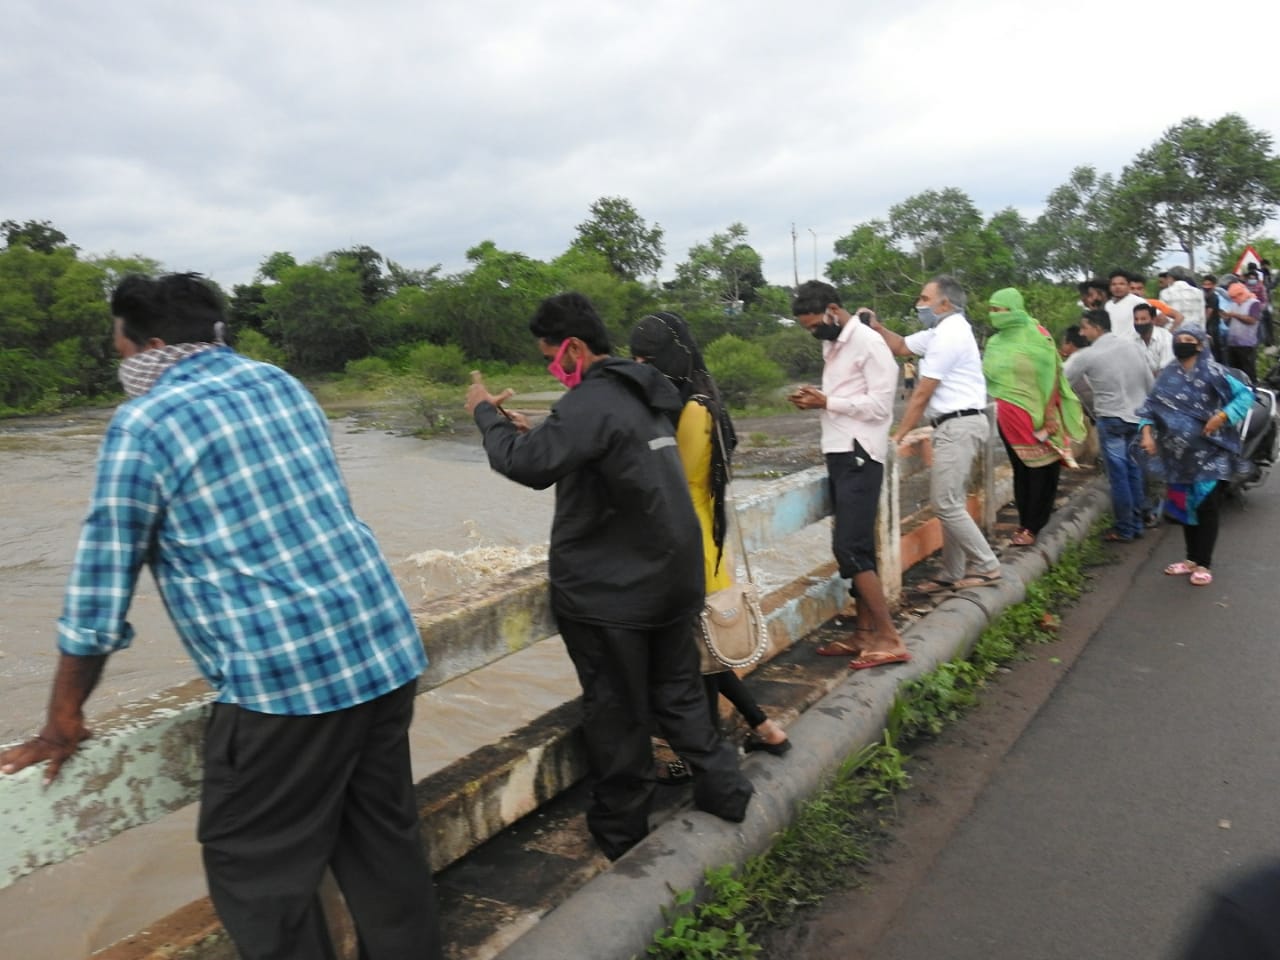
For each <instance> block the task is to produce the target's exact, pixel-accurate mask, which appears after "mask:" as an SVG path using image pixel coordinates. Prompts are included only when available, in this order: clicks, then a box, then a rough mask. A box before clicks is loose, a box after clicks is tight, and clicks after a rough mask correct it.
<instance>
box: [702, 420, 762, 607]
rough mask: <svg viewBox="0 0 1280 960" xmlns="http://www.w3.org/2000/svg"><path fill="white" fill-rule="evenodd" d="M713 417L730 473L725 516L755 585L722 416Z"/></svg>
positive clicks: (726, 484) (725, 490)
mask: <svg viewBox="0 0 1280 960" xmlns="http://www.w3.org/2000/svg"><path fill="white" fill-rule="evenodd" d="M708 412H710V411H708ZM711 419H712V421H713V422H714V423H715V425H716V437H717V438H719V440H720V449H721V450H723V451H724V469H725V472H726V473H727V474H728V476H727V477H726V482H725V485H724V518H725V521H726V522H727V523H728V524H729V525H730V526H731V527H733V532H734V534H735V536H736V539H737V541H738V553H740V554H741V555H742V567H743V569H744V570H746V572H747V583H749V584H751V585H752V586H755V580H754V579H753V578H752V576H751V560H750V559H749V558H748V557H747V544H746V541H745V540H743V538H742V527H741V526H740V525H739V524H738V512H737V511H736V510H734V509H733V497H732V496H731V495H730V493H729V491H730V490H731V489H732V488H733V469H732V467H731V466H730V464H729V448H728V447H726V446H725V444H724V431H723V429H721V427H720V418H719V417H718V416H716V415H715V414H714V413H712V414H711Z"/></svg>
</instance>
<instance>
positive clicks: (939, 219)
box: [889, 187, 982, 277]
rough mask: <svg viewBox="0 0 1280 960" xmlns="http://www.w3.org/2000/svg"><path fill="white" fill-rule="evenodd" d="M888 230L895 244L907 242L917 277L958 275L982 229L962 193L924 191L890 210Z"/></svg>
mask: <svg viewBox="0 0 1280 960" xmlns="http://www.w3.org/2000/svg"><path fill="white" fill-rule="evenodd" d="M889 228H890V230H891V232H892V236H893V239H894V241H895V242H897V241H903V240H906V241H909V242H910V245H911V252H912V253H913V254H914V255H915V257H916V262H917V263H918V265H919V268H920V273H919V276H920V277H925V276H931V275H933V274H937V273H943V272H948V273H959V272H960V269H959V268H960V266H962V265H963V264H964V263H965V260H966V254H968V253H969V252H971V250H972V248H973V247H974V245H975V238H976V235H977V233H978V231H979V230H980V229H981V228H982V214H980V213H979V212H978V208H977V207H975V206H974V205H973V201H972V200H971V199H969V195H968V194H967V193H965V192H964V191H963V190H958V189H956V188H955V187H946V188H945V189H943V190H925V191H924V192H922V193H918V194H916V195H915V196H913V197H908V198H907V199H906V200H903V201H902V202H901V203H897V204H894V205H893V206H892V207H890V208H889Z"/></svg>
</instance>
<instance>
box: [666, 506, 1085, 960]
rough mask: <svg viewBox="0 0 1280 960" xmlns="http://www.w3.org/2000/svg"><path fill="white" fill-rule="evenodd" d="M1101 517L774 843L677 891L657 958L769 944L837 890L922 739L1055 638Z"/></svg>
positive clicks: (909, 701) (902, 697) (729, 957)
mask: <svg viewBox="0 0 1280 960" xmlns="http://www.w3.org/2000/svg"><path fill="white" fill-rule="evenodd" d="M1103 527H1104V524H1102V523H1099V525H1098V526H1097V527H1096V528H1095V529H1094V530H1093V531H1092V532H1091V535H1090V536H1089V537H1088V538H1086V539H1085V540H1084V541H1083V542H1082V543H1079V544H1075V545H1073V546H1071V547H1069V548H1068V549H1067V550H1066V551H1064V553H1063V556H1062V558H1061V559H1060V560H1059V561H1058V563H1057V564H1056V565H1055V566H1054V567H1052V568H1051V569H1050V570H1049V571H1048V572H1047V573H1045V574H1044V576H1042V577H1041V578H1040V579H1039V580H1037V581H1036V582H1035V583H1034V584H1032V585H1031V587H1029V588H1028V590H1027V599H1026V600H1025V601H1024V602H1023V603H1020V604H1018V605H1016V606H1014V607H1010V608H1009V609H1008V610H1006V611H1005V612H1004V613H1003V614H1002V615H1001V616H1000V617H999V618H998V619H997V620H996V621H995V622H994V623H993V624H991V626H990V627H988V628H987V630H986V631H985V632H984V633H983V635H982V636H981V637H980V638H979V640H978V642H977V644H976V645H975V646H974V649H973V652H972V653H971V654H970V656H969V657H968V658H967V659H964V660H953V661H951V662H950V663H944V664H943V665H942V666H940V667H939V668H938V669H937V670H935V671H933V672H932V673H931V674H929V675H928V676H925V677H921V678H920V679H918V680H913V681H911V682H910V683H907V684H903V686H902V687H901V688H900V689H899V692H898V696H897V699H896V700H895V701H894V704H893V707H892V708H891V709H890V711H889V716H888V719H887V723H886V725H885V731H884V738H883V740H882V741H881V742H880V743H876V744H872V745H870V746H868V747H865V748H863V749H862V750H859V751H858V752H857V753H855V754H854V755H853V756H851V757H849V758H848V759H846V760H845V761H844V763H842V764H841V765H840V768H839V769H838V770H837V771H836V772H835V774H834V775H833V776H832V778H831V780H830V782H829V783H828V784H827V785H826V786H825V787H824V788H823V789H822V790H820V791H819V792H818V793H817V794H816V795H815V796H814V797H812V798H811V799H810V800H808V801H807V802H806V803H805V804H804V805H803V806H802V807H801V808H800V811H799V813H798V814H797V816H796V818H795V821H794V822H793V823H792V824H791V825H790V826H789V827H787V829H786V830H784V831H782V833H780V834H779V835H778V837H777V838H776V839H775V841H774V843H773V846H772V847H770V849H769V850H767V851H765V852H764V853H762V854H760V855H758V856H755V857H752V858H751V859H750V860H748V861H747V862H746V863H745V864H743V866H742V868H741V869H740V870H736V871H735V870H734V868H733V866H732V865H727V866H723V867H718V868H716V869H714V870H708V871H707V874H706V896H705V897H704V899H703V900H702V902H700V903H695V902H694V899H695V894H694V891H692V890H683V891H679V892H677V893H675V896H674V902H673V904H672V906H671V907H670V908H668V909H667V910H665V911H664V916H665V918H666V920H667V923H668V926H667V927H666V928H664V929H663V930H661V931H659V932H658V933H657V934H655V935H654V938H653V942H652V943H651V944H650V945H649V947H648V951H647V953H648V956H650V957H655V958H659V960H737V958H750V957H755V956H756V955H758V954H759V952H760V950H761V947H760V945H759V944H758V943H757V942H756V940H755V936H756V935H757V934H758V933H760V932H761V931H762V930H764V929H765V928H767V927H771V926H772V927H776V926H783V925H785V924H786V923H788V922H789V921H790V920H791V919H792V917H793V916H794V914H795V912H796V911H797V910H798V909H800V908H801V907H805V906H810V905H813V904H817V903H819V902H820V901H821V900H822V899H823V897H825V896H826V894H827V893H828V891H830V890H832V889H837V888H841V887H846V886H848V885H849V884H850V883H851V882H852V881H853V880H854V879H855V877H856V870H857V868H858V867H859V866H860V865H861V864H863V863H864V862H865V861H866V860H867V857H868V856H869V855H870V851H871V849H872V847H873V845H874V844H875V842H876V840H877V839H878V838H879V837H880V836H881V835H882V833H883V822H884V820H885V818H886V817H887V816H888V815H890V814H891V813H892V807H891V805H892V802H893V799H894V796H895V795H896V794H897V793H898V792H899V791H901V790H905V789H907V788H908V787H909V786H910V776H909V774H908V772H907V763H908V760H909V757H908V755H907V753H906V752H905V749H906V748H907V747H909V746H910V744H911V743H912V742H914V741H917V740H920V739H922V738H927V737H931V736H936V735H937V734H938V733H940V732H941V731H942V729H943V728H944V727H945V726H946V725H947V724H948V723H951V722H952V721H953V720H956V719H958V718H959V717H960V716H961V715H962V714H963V713H964V712H965V711H966V710H968V709H969V708H970V707H972V706H974V705H975V704H976V703H977V702H978V695H979V692H980V691H981V689H982V687H983V685H984V684H985V683H986V682H987V679H988V678H989V677H990V676H991V675H992V674H994V673H995V672H996V671H997V670H998V669H999V668H1000V667H1001V666H1002V665H1004V664H1006V663H1008V662H1010V661H1011V660H1013V659H1015V658H1016V657H1018V656H1019V655H1020V653H1019V652H1020V650H1021V648H1022V647H1024V646H1025V645H1027V644H1038V643H1045V642H1048V641H1049V640H1051V639H1053V637H1054V635H1055V633H1056V631H1057V627H1058V622H1059V621H1058V613H1059V611H1061V610H1062V609H1063V608H1065V607H1066V606H1067V605H1069V604H1070V603H1072V602H1073V601H1074V600H1076V599H1077V598H1078V597H1079V596H1080V595H1081V594H1082V593H1083V592H1084V590H1085V587H1086V586H1087V583H1088V569H1089V568H1090V567H1093V566H1097V565H1098V564H1100V563H1103V562H1105V560H1104V554H1103V551H1102V549H1101V544H1100V538H1101V532H1102V529H1103Z"/></svg>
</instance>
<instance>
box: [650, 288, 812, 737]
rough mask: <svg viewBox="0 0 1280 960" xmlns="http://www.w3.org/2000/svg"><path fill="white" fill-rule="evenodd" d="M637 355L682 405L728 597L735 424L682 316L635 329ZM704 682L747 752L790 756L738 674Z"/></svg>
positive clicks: (714, 711)
mask: <svg viewBox="0 0 1280 960" xmlns="http://www.w3.org/2000/svg"><path fill="white" fill-rule="evenodd" d="M631 355H632V356H633V357H635V358H636V359H637V360H639V361H641V362H644V363H651V364H653V365H654V366H655V367H657V368H658V369H659V370H660V371H662V373H663V374H664V375H665V376H666V377H667V379H668V380H670V381H671V382H672V384H674V385H675V388H676V389H677V390H678V391H680V397H681V399H682V400H684V407H683V409H682V410H681V412H680V417H679V420H678V421H677V423H676V425H675V426H676V444H677V446H678V448H679V451H680V462H681V463H682V464H683V465H684V472H685V476H686V478H687V479H688V481H689V495H690V497H691V498H692V499H693V509H694V512H695V513H697V515H698V523H699V525H700V526H701V527H702V546H703V556H704V558H705V560H706V575H707V592H708V593H714V592H715V591H717V590H723V589H724V588H725V587H729V586H732V585H733V563H732V561H731V558H730V557H729V555H728V552H727V551H726V550H725V532H726V530H727V527H728V524H727V517H726V514H725V491H726V489H727V488H728V485H729V462H730V458H731V457H732V455H733V448H734V447H735V446H736V445H737V436H736V434H735V433H734V431H733V422H732V421H731V420H730V419H729V414H728V411H727V410H725V408H724V404H723V403H721V401H720V391H719V390H718V389H717V388H716V384H715V381H714V380H713V379H712V378H711V374H710V373H709V372H707V368H706V364H705V363H703V360H702V354H701V352H700V351H699V350H698V345H697V343H696V342H695V341H694V339H693V335H692V334H691V333H690V332H689V327H688V325H687V324H686V323H685V322H684V320H683V319H681V318H680V317H679V316H678V315H677V314H674V313H655V314H650V315H649V316H647V317H644V318H643V319H642V320H641V321H640V322H639V323H638V324H636V328H635V329H634V330H633V331H632V332H631ZM703 680H704V682H705V684H706V688H707V702H708V705H709V707H710V709H711V718H712V722H718V721H719V719H720V695H721V694H724V696H725V697H726V698H728V700H729V702H730V703H732V704H733V705H734V707H736V708H737V710H738V712H739V713H740V714H742V718H743V719H744V720H746V722H747V724H748V725H749V726H750V727H751V729H752V732H751V733H750V734H748V736H747V739H746V740H745V741H744V742H743V748H744V749H745V750H747V751H748V752H749V751H752V750H765V751H768V752H769V753H773V754H782V753H785V752H786V751H787V750H789V749H790V748H791V741H789V740H788V739H787V735H786V733H785V732H784V731H783V729H782V728H781V727H779V726H778V725H777V724H776V723H774V722H773V721H772V720H770V719H769V718H768V717H767V716H765V714H764V711H763V710H761V709H760V705H759V704H757V703H756V702H755V700H754V699H752V697H751V694H750V693H749V692H748V691H747V688H746V686H745V685H744V684H743V683H742V680H741V679H739V677H738V675H737V674H736V673H734V672H733V671H732V670H729V669H727V668H726V669H725V670H723V671H721V672H719V673H710V674H706V675H705V676H704V677H703Z"/></svg>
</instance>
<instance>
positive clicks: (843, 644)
mask: <svg viewBox="0 0 1280 960" xmlns="http://www.w3.org/2000/svg"><path fill="white" fill-rule="evenodd" d="M816 652H817V654H818V656H820V657H856V656H858V654H860V653H862V648H861V647H859V646H856V645H854V644H852V643H849V641H847V640H832V641H830V642H828V643H824V644H822V646H820V647H818V648H817V651H816Z"/></svg>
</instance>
